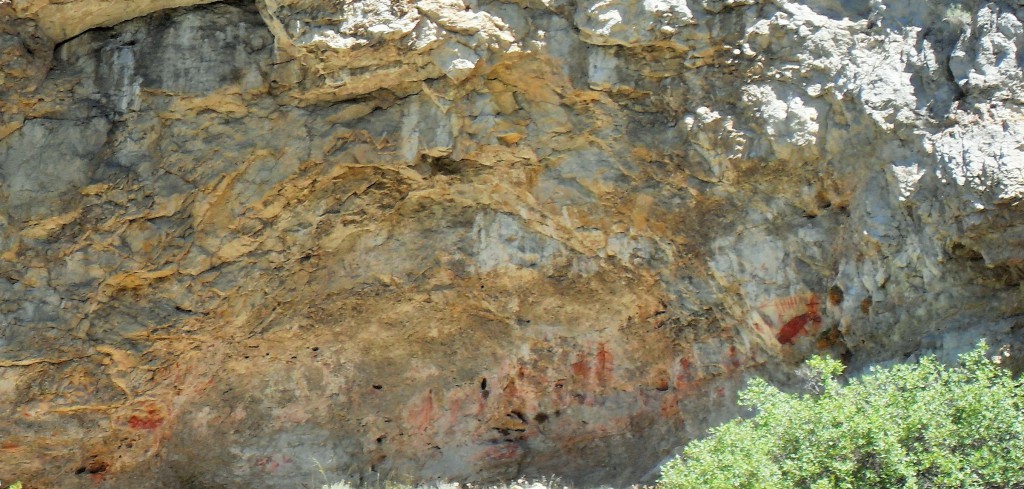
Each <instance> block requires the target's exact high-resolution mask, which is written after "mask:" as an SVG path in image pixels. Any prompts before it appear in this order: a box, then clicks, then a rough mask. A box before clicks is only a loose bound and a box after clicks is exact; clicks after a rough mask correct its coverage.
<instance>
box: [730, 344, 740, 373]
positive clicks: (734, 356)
mask: <svg viewBox="0 0 1024 489" xmlns="http://www.w3.org/2000/svg"><path fill="white" fill-rule="evenodd" d="M729 366H730V367H732V368H740V357H739V353H738V352H737V351H736V345H731V346H729Z"/></svg>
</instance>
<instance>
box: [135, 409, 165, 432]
mask: <svg viewBox="0 0 1024 489" xmlns="http://www.w3.org/2000/svg"><path fill="white" fill-rule="evenodd" d="M162 424H164V418H163V416H160V413H159V411H157V410H156V409H154V408H149V409H147V410H146V414H133V415H132V416H131V417H130V418H128V426H131V427H132V428H133V429H136V430H155V429H157V428H159V427H160V425H162Z"/></svg>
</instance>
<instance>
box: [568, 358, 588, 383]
mask: <svg viewBox="0 0 1024 489" xmlns="http://www.w3.org/2000/svg"><path fill="white" fill-rule="evenodd" d="M572 373H573V375H575V376H577V377H580V378H582V379H584V380H586V379H589V378H590V359H589V358H587V355H586V354H585V353H577V354H576V362H574V363H573V364H572Z"/></svg>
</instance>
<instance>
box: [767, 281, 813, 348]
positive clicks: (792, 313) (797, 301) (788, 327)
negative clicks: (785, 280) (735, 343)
mask: <svg viewBox="0 0 1024 489" xmlns="http://www.w3.org/2000/svg"><path fill="white" fill-rule="evenodd" d="M820 305H821V300H820V299H819V298H818V295H817V294H813V293H810V294H799V295H794V296H790V297H783V298H781V299H775V300H772V301H768V302H766V303H764V304H762V305H760V306H758V308H757V311H758V312H759V313H760V314H761V318H762V319H763V320H764V321H765V322H766V323H768V325H769V326H771V325H772V324H774V325H776V327H777V328H778V329H777V332H776V333H775V339H776V340H777V341H778V342H779V343H780V344H783V345H791V344H793V342H794V341H795V340H796V338H798V337H799V336H802V335H808V334H813V333H816V332H817V331H818V330H819V329H820V328H821V313H820ZM754 327H755V328H756V329H758V330H761V324H760V323H758V322H755V323H754Z"/></svg>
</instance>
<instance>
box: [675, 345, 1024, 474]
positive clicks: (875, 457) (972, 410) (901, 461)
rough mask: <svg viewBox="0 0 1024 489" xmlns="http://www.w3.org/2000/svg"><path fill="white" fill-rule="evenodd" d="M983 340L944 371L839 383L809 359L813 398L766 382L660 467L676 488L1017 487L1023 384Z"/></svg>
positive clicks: (879, 374) (1023, 430) (909, 368)
mask: <svg viewBox="0 0 1024 489" xmlns="http://www.w3.org/2000/svg"><path fill="white" fill-rule="evenodd" d="M985 350H986V347H985V344H984V342H982V343H981V344H980V345H979V346H978V347H977V348H976V349H975V350H974V351H972V352H970V353H967V354H964V355H963V356H961V357H960V364H959V365H958V366H955V367H947V366H944V365H942V364H940V363H939V362H938V361H936V360H935V358H933V357H928V358H924V359H922V360H921V361H920V362H919V363H917V364H909V365H897V366H894V367H891V368H875V369H872V370H871V371H870V372H869V373H868V374H866V375H864V376H863V377H860V378H857V379H853V380H850V382H849V384H848V385H845V386H844V385H841V384H840V383H839V381H838V380H837V379H836V376H837V375H839V374H840V373H842V369H843V366H842V364H840V363H839V362H838V361H836V360H832V359H828V358H821V357H814V358H812V359H811V360H810V361H809V362H808V367H810V370H811V371H812V372H814V373H815V374H816V379H817V381H818V382H817V383H816V384H815V386H814V387H815V388H814V389H812V390H815V391H817V393H816V394H799V395H798V394H787V393H784V392H782V391H780V390H778V389H777V388H775V387H773V386H771V385H769V384H768V383H767V382H765V381H764V380H761V379H755V380H753V381H751V382H750V384H749V385H748V386H747V388H746V389H745V390H744V391H743V392H741V393H740V404H741V405H743V406H748V407H752V408H756V409H757V414H756V415H755V416H754V417H753V418H751V419H748V420H733V421H731V422H729V423H726V424H724V425H722V426H719V427H718V428H715V429H714V430H712V432H711V435H710V436H709V437H708V438H705V439H703V440H698V441H694V442H692V443H690V444H689V445H687V447H686V448H685V449H684V452H683V454H682V456H681V457H679V458H676V459H675V460H673V461H671V462H669V463H667V464H666V465H665V466H664V467H663V469H662V478H661V485H662V487H664V488H665V489H676V488H702V489H703V488H772V489H775V488H780V489H782V488H815V489H824V488H897V487H904V488H939V487H942V488H945V487H948V488H953V487H957V488H961V487H963V488H967V487H970V488H997V487H998V488H1007V487H1024V385H1022V384H1021V382H1020V381H1015V380H1013V378H1012V377H1011V376H1010V374H1009V373H1008V372H1007V371H1006V370H1005V369H1003V368H1000V367H999V366H998V365H997V364H996V362H995V361H993V360H989V359H988V358H986V357H985Z"/></svg>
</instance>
